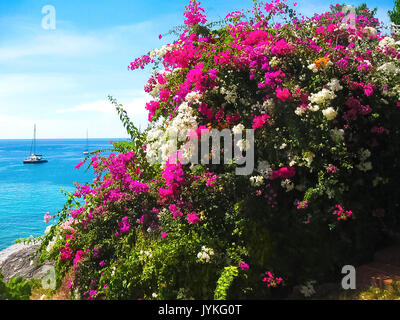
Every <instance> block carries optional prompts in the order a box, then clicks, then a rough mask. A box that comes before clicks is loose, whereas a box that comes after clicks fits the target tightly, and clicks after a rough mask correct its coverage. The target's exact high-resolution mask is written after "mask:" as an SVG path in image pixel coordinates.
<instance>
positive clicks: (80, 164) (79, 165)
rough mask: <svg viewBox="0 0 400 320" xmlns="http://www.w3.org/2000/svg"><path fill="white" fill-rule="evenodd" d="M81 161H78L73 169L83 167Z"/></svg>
mask: <svg viewBox="0 0 400 320" xmlns="http://www.w3.org/2000/svg"><path fill="white" fill-rule="evenodd" d="M83 163H84V162H83V161H79V162H78V164H77V165H76V166H75V169H79V168H80V167H82V165H83Z"/></svg>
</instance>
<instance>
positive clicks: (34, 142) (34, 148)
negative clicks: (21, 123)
mask: <svg viewBox="0 0 400 320" xmlns="http://www.w3.org/2000/svg"><path fill="white" fill-rule="evenodd" d="M33 154H36V123H35V126H34V129H33Z"/></svg>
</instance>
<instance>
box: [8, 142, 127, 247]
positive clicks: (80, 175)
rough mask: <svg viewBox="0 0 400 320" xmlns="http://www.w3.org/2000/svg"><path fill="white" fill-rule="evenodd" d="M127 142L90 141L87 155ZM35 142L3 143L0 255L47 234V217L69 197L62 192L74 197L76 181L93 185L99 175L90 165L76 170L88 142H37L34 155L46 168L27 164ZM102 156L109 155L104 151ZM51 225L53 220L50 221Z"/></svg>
mask: <svg viewBox="0 0 400 320" xmlns="http://www.w3.org/2000/svg"><path fill="white" fill-rule="evenodd" d="M121 140H126V139H124V138H91V139H88V149H89V152H93V151H96V150H102V149H110V148H112V144H111V143H110V142H111V141H121ZM31 144H32V139H0V250H2V249H5V248H7V247H8V246H10V245H12V244H14V243H15V240H17V239H20V238H29V237H30V236H33V237H37V236H41V235H43V234H44V231H45V229H46V227H47V226H48V224H46V223H45V222H44V220H43V216H44V214H45V213H46V212H49V213H50V215H51V216H53V215H54V214H55V213H56V212H58V211H60V210H61V209H62V208H63V206H64V204H65V202H66V200H67V198H66V196H64V194H63V193H62V192H61V189H63V190H65V191H68V192H72V191H74V190H75V186H74V182H78V183H80V184H84V183H86V182H91V181H92V180H93V179H94V177H95V175H94V172H93V169H92V168H90V169H89V170H86V168H87V166H85V165H84V166H82V167H81V168H80V169H79V170H78V169H75V166H76V164H77V163H78V162H79V161H81V160H83V159H84V158H85V156H84V154H83V152H84V151H85V150H86V145H87V140H86V138H85V139H74V138H65V139H37V140H36V153H37V154H42V155H43V156H44V158H45V159H47V160H48V162H47V163H41V164H24V163H23V160H24V159H25V158H26V157H27V156H29V155H30V150H31ZM103 154H104V155H107V154H109V152H104V153H103ZM50 224H51V221H50Z"/></svg>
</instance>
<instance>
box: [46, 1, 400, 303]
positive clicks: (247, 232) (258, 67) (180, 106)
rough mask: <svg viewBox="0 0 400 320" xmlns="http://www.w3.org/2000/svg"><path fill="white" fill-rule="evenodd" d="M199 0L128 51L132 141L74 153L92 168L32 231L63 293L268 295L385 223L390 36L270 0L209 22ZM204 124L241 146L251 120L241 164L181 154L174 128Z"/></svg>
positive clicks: (389, 231)
mask: <svg viewBox="0 0 400 320" xmlns="http://www.w3.org/2000/svg"><path fill="white" fill-rule="evenodd" d="M200 5H201V4H200V3H199V2H195V1H191V2H190V4H189V6H188V7H187V8H186V11H185V13H184V19H185V20H184V23H185V27H184V28H183V32H182V33H181V34H180V36H179V37H178V39H177V40H175V41H174V42H172V43H170V44H167V45H165V46H163V47H162V48H161V49H156V50H154V51H152V52H151V53H149V54H147V55H144V56H142V57H140V58H137V59H135V60H134V62H132V63H131V64H130V69H132V70H135V69H142V68H145V67H146V65H150V64H153V66H154V72H153V74H152V76H151V77H150V79H149V80H148V82H147V84H145V91H146V92H147V93H149V94H151V95H152V96H153V97H154V100H153V101H151V102H149V103H147V104H146V109H147V110H148V112H149V119H148V120H149V128H148V129H147V130H146V131H145V132H139V131H138V130H137V129H136V128H135V127H134V125H133V124H132V122H131V121H130V120H129V119H128V118H127V116H126V112H125V111H124V110H123V108H122V107H121V106H120V105H118V103H117V102H116V101H115V100H113V99H111V102H113V103H114V104H115V106H116V108H117V111H118V113H119V115H120V117H121V120H122V121H123V123H124V125H125V127H126V128H127V130H128V132H129V133H130V134H131V136H132V140H131V141H126V142H122V143H116V144H115V152H114V153H113V154H111V155H110V156H108V157H104V156H102V155H101V154H98V155H93V157H92V158H91V159H89V160H90V166H91V167H92V168H93V169H94V171H95V172H96V174H97V177H96V179H95V180H94V181H93V182H92V183H91V184H87V185H82V186H77V189H76V192H75V193H74V194H70V197H69V200H68V203H67V205H66V208H69V210H63V211H62V212H61V213H60V214H58V218H59V220H58V223H57V224H56V226H54V227H51V228H49V230H48V234H47V236H46V237H45V238H44V240H43V243H42V259H46V258H49V259H56V261H57V265H56V266H57V277H58V283H60V280H61V279H62V278H63V277H64V276H65V275H67V274H68V275H70V278H69V283H68V286H69V287H70V289H71V295H72V296H73V297H74V298H81V299H103V298H106V299H192V298H193V299H266V298H281V297H282V298H283V297H286V296H287V295H288V294H289V293H290V292H291V291H292V289H293V287H294V286H298V285H304V284H306V283H315V282H317V283H323V282H335V281H338V279H340V278H341V276H342V275H341V269H342V267H343V266H344V265H348V264H352V265H358V264H359V263H362V262H364V261H368V259H370V258H371V256H372V255H373V252H374V250H375V249H376V248H377V247H379V246H381V245H385V244H388V243H389V242H390V241H394V240H393V239H395V238H396V236H397V230H398V226H399V221H398V217H399V215H398V206H399V203H398V202H399V199H400V188H399V186H398V181H399V178H400V177H399V170H398V169H399V158H398V157H397V153H398V148H399V141H400V140H399V129H398V124H399V122H400V86H399V83H400V74H399V72H398V70H399V69H398V68H399V61H398V58H399V56H400V51H399V50H400V43H399V42H395V41H394V40H393V39H392V38H391V37H389V36H386V35H383V34H382V33H381V32H380V28H381V24H380V23H379V21H377V20H376V19H374V18H373V17H371V15H367V14H366V15H365V16H364V15H358V16H354V17H349V16H348V14H347V13H344V12H342V11H341V10H333V9H334V8H332V10H331V11H330V12H326V13H323V14H316V15H314V16H313V17H312V18H306V17H302V16H300V15H298V14H297V13H296V11H295V4H294V6H289V5H288V4H287V3H286V2H282V1H279V0H275V1H273V2H272V3H267V4H261V3H259V2H258V3H256V4H255V6H254V8H253V9H252V10H249V11H248V12H232V13H230V14H228V15H227V16H226V18H225V20H224V22H222V23H220V24H219V25H218V24H215V23H214V24H209V22H208V21H207V17H206V15H205V13H204V10H203V9H202V8H201V6H200ZM336 9H337V8H336ZM365 12H366V13H367V11H365ZM160 38H161V36H160ZM136 72H139V71H136ZM212 129H218V130H222V129H230V130H231V132H232V134H234V133H235V134H236V133H241V132H243V139H242V140H240V141H239V142H238V144H237V146H238V147H239V148H240V150H241V151H243V155H244V154H245V153H246V152H248V148H249V144H248V141H247V140H246V135H245V134H244V129H252V130H254V146H253V149H254V170H253V172H252V173H251V174H250V175H238V174H236V168H237V167H238V163H237V161H235V160H233V161H231V162H230V163H227V164H223V163H221V164H212V163H210V164H205V163H202V162H201V161H199V164H193V163H187V162H185V161H184V160H185V159H186V158H187V157H188V156H189V154H190V152H189V151H190V150H188V149H187V148H186V146H187V144H186V142H187V141H186V140H185V138H187V139H189V136H191V137H192V138H193V135H194V136H195V138H198V139H201V136H202V134H203V133H204V132H207V130H212ZM188 130H189V131H188ZM176 131H177V132H186V133H187V132H189V134H188V136H184V137H183V139H182V137H181V139H180V141H179V142H178V146H177V147H178V151H176V149H174V146H173V143H172V142H171V141H172V140H171V139H169V138H170V137H171V136H172V133H173V132H176ZM222 146H223V145H222ZM211 151H212V152H210V155H209V156H210V157H212V156H213V154H215V153H216V152H217V151H215V150H211ZM221 151H222V149H221ZM157 155H158V157H159V161H153V159H154V158H155V157H156V156H157ZM150 160H151V161H150ZM81 165H82V163H80V164H78V166H77V167H80V166H81Z"/></svg>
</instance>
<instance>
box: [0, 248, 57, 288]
mask: <svg viewBox="0 0 400 320" xmlns="http://www.w3.org/2000/svg"><path fill="white" fill-rule="evenodd" d="M39 247H40V244H39V243H33V244H23V243H17V244H14V245H12V246H10V247H8V248H7V249H5V250H2V251H0V273H1V274H2V275H3V276H4V279H3V281H4V282H7V281H8V280H9V279H10V278H12V277H15V276H19V277H23V278H26V279H41V278H42V277H43V276H45V275H46V274H47V273H48V272H49V270H50V269H51V268H52V267H53V264H52V263H51V262H45V263H43V264H38V263H37V262H38V256H37V255H36V252H37V250H38V249H39Z"/></svg>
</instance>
